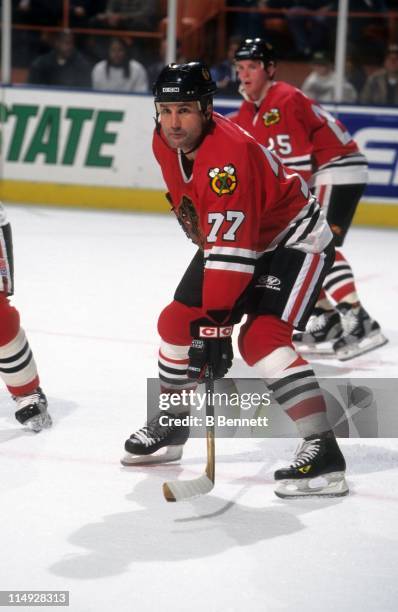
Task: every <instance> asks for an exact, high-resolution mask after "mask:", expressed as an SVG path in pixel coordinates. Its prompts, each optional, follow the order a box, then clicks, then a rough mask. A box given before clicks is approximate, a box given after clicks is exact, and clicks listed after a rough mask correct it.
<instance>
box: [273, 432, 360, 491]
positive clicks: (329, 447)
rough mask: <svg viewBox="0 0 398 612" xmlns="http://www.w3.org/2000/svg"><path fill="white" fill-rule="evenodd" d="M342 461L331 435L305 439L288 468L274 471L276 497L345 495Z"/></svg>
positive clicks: (326, 434)
mask: <svg viewBox="0 0 398 612" xmlns="http://www.w3.org/2000/svg"><path fill="white" fill-rule="evenodd" d="M345 468H346V464H345V459H344V457H343V454H342V452H341V450H340V448H339V446H338V444H337V441H336V438H335V436H334V433H333V432H332V431H328V432H326V433H324V434H320V435H317V434H315V435H313V436H309V437H308V438H305V439H304V440H303V442H302V443H301V444H300V446H299V447H298V449H297V451H296V455H295V458H294V460H293V461H292V463H291V464H290V465H289V466H288V467H287V468H282V469H280V470H277V471H276V472H275V474H274V478H275V480H276V481H277V487H276V489H275V494H276V495H277V496H278V497H282V498H293V497H341V496H343V495H347V493H348V486H347V483H346V480H345Z"/></svg>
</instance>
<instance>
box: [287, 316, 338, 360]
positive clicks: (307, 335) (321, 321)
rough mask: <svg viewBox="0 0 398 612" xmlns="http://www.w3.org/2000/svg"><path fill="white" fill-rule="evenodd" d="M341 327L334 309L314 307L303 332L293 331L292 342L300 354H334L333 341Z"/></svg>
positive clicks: (326, 355)
mask: <svg viewBox="0 0 398 612" xmlns="http://www.w3.org/2000/svg"><path fill="white" fill-rule="evenodd" d="M342 334H343V327H342V325H341V321H340V315H339V313H338V312H337V311H336V310H324V309H323V308H315V309H314V312H313V314H312V315H311V317H310V319H309V321H308V324H307V328H306V330H305V331H304V332H295V333H294V334H293V342H294V345H295V347H296V349H297V350H298V351H299V352H300V353H301V354H302V355H308V354H315V355H320V356H324V357H332V356H334V350H333V342H334V341H336V340H337V339H338V338H340V337H341V335H342Z"/></svg>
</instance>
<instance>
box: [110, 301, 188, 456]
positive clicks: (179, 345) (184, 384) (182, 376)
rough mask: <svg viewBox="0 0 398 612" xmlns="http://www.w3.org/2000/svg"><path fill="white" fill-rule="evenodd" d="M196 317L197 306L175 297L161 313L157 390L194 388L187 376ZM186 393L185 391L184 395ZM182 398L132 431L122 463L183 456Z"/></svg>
mask: <svg viewBox="0 0 398 612" xmlns="http://www.w3.org/2000/svg"><path fill="white" fill-rule="evenodd" d="M197 318H198V309H195V308H189V307H188V306H185V305H184V304H181V303H180V302H177V301H174V302H172V303H171V304H169V305H168V306H167V307H166V308H165V309H164V310H163V312H162V313H161V315H160V317H159V322H158V331H159V334H160V336H161V338H162V341H161V344H160V350H159V362H158V365H159V379H160V391H161V393H162V397H163V399H164V400H165V398H167V396H171V395H173V396H174V398H175V399H176V396H178V395H180V396H181V398H182V399H183V391H185V392H189V391H191V390H192V391H193V390H195V388H196V384H195V383H194V382H193V381H192V380H189V379H188V377H187V367H188V350H189V348H190V345H191V335H190V331H189V328H190V323H191V321H193V320H195V319H197ZM185 397H186V395H185ZM186 404H187V402H186V401H181V403H180V405H179V406H174V405H173V408H172V409H171V410H168V411H159V412H157V413H156V414H155V416H154V417H153V418H152V419H151V420H150V422H148V423H147V424H146V425H144V427H142V428H141V429H139V430H138V431H136V432H135V433H133V434H131V436H130V437H129V439H128V440H126V443H125V450H126V453H127V454H126V455H125V457H124V458H123V459H122V464H123V465H127V466H129V465H137V464H148V463H165V462H168V461H175V460H177V459H180V458H181V457H182V452H183V446H184V444H185V442H186V441H187V439H188V437H189V426H188V425H185V424H184V419H186V417H189V415H190V410H189V406H187V405H186Z"/></svg>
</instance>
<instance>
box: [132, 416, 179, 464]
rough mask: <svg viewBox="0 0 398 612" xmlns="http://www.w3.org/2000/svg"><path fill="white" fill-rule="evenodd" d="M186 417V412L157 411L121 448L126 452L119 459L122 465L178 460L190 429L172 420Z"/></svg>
mask: <svg viewBox="0 0 398 612" xmlns="http://www.w3.org/2000/svg"><path fill="white" fill-rule="evenodd" d="M186 417H189V412H184V413H181V414H172V413H170V412H159V413H158V414H157V415H156V416H155V417H154V418H153V419H152V420H151V421H150V422H149V423H148V424H147V425H145V426H144V427H141V429H139V430H138V431H136V432H135V433H133V434H131V436H130V437H129V439H128V440H126V443H125V445H124V448H125V450H126V451H127V452H126V455H125V456H124V457H123V459H121V463H122V465H125V466H130V465H148V464H151V463H168V462H170V461H178V459H181V457H182V451H183V446H184V444H185V442H186V441H187V440H188V437H189V427H188V426H187V425H180V424H178V423H177V424H175V420H176V419H178V420H180V419H184V418H186Z"/></svg>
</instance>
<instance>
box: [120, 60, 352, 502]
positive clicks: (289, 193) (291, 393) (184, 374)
mask: <svg viewBox="0 0 398 612" xmlns="http://www.w3.org/2000/svg"><path fill="white" fill-rule="evenodd" d="M215 90H216V86H215V84H214V83H213V81H212V80H211V76H210V74H209V71H208V69H207V67H206V66H205V65H204V64H202V63H200V62H192V63H189V64H171V65H169V66H167V67H166V68H165V69H164V70H163V71H162V72H161V74H160V76H159V77H158V80H157V82H156V84H155V87H154V93H155V105H156V115H157V128H156V130H155V132H154V138H153V150H154V154H155V157H156V159H157V161H158V163H159V164H160V167H161V170H162V173H163V177H164V180H165V183H166V185H167V189H168V192H169V193H168V199H169V201H170V203H171V206H172V210H173V212H174V213H175V215H176V217H177V219H178V221H179V222H180V224H181V225H182V227H183V229H184V231H185V233H186V234H187V235H188V236H189V237H190V238H191V239H192V241H193V242H194V243H195V244H196V245H197V246H198V247H199V248H198V251H197V253H196V255H195V256H194V258H193V260H192V261H191V263H190V265H189V267H188V269H187V270H186V272H185V274H184V276H183V278H182V280H181V282H180V284H179V286H178V287H177V290H176V292H175V295H174V300H173V301H172V302H171V303H170V304H169V305H168V306H167V307H166V308H165V309H164V310H163V311H162V313H161V314H160V317H159V321H158V331H159V334H160V337H161V345H160V351H159V377H160V382H161V390H162V393H169V394H172V393H178V392H181V391H183V390H187V389H194V388H195V387H196V383H197V381H198V380H200V379H201V378H202V376H203V372H204V371H205V369H206V368H207V367H210V368H211V371H212V372H213V374H214V377H215V378H222V377H223V376H224V375H225V374H226V373H227V371H228V369H229V368H230V366H231V364H232V358H233V353H232V342H231V334H232V328H233V325H234V324H237V323H239V322H240V321H241V318H242V316H243V314H247V315H248V316H247V320H246V322H245V323H244V325H243V326H242V327H241V329H240V334H239V349H240V353H241V355H242V357H243V359H244V360H245V361H246V363H247V364H248V365H249V366H254V365H255V366H256V369H257V371H258V370H260V371H261V372H262V375H263V377H264V380H265V382H266V384H267V385H268V387H269V388H270V389H271V390H272V391H273V396H274V398H275V400H276V401H277V402H279V404H280V406H281V407H282V408H283V409H284V410H285V411H286V413H287V414H288V415H289V416H290V417H291V419H293V420H294V421H295V423H296V425H297V429H298V432H299V434H300V435H301V436H302V437H303V438H304V440H303V442H302V445H301V446H300V448H299V450H298V451H297V454H296V457H295V459H294V460H293V462H292V464H291V465H289V466H288V467H286V468H285V469H281V470H278V471H277V472H276V473H275V478H276V480H277V481H278V487H277V490H276V492H277V494H278V495H280V496H283V497H290V496H307V495H323V494H327V495H344V494H346V493H347V492H348V488H347V484H346V482H345V478H344V472H345V461H344V458H343V455H342V454H341V451H340V449H339V447H338V445H337V442H336V439H335V436H334V433H333V431H332V430H331V427H330V424H329V423H328V420H327V417H326V407H325V402H324V398H323V395H322V392H321V390H320V387H319V384H318V382H317V380H316V378H315V375H314V372H313V370H312V368H311V367H310V365H309V364H308V363H307V362H306V361H305V360H304V359H303V358H302V357H300V356H299V355H298V354H297V353H296V351H295V350H294V347H293V345H292V341H291V336H292V331H293V329H294V328H298V329H303V328H304V326H305V324H306V322H307V319H308V316H309V314H310V312H311V311H312V308H313V305H314V302H315V300H316V297H317V295H318V293H319V290H320V287H321V285H322V282H323V279H324V277H325V274H326V273H327V272H328V270H329V268H330V266H331V263H332V261H333V257H334V248H333V238H332V233H331V231H330V228H329V226H328V224H327V222H326V220H325V218H324V216H323V213H322V211H321V209H320V207H319V204H318V202H317V200H316V198H315V197H314V196H313V195H311V194H310V192H309V189H308V187H307V184H306V182H305V181H304V180H303V179H302V178H301V177H300V176H299V175H298V174H297V173H294V172H290V171H287V170H286V169H285V168H284V166H283V165H282V164H281V163H280V161H279V160H278V158H277V157H276V156H275V155H274V154H273V153H271V152H270V151H268V149H266V148H265V147H263V146H261V145H260V144H259V143H257V142H256V141H255V140H254V138H252V137H251V136H250V135H249V134H247V133H245V132H244V131H243V130H241V129H240V128H239V127H238V126H236V125H235V124H234V123H232V122H231V121H229V120H228V119H226V118H224V117H222V116H221V115H218V114H217V113H214V112H213V107H212V96H213V94H214V92H215ZM183 410H187V409H186V408H183ZM183 414H184V413H183ZM160 416H161V415H160V413H159V414H158V415H156V416H155V418H154V419H153V420H151V421H150V422H149V423H148V424H147V425H146V426H144V427H143V428H141V429H140V430H138V431H137V432H135V433H133V434H132V435H131V436H130V438H129V439H128V440H127V441H126V443H125V449H126V451H127V455H126V456H125V458H124V459H123V460H122V463H123V464H124V465H136V464H137V463H153V462H163V461H169V460H174V459H178V458H180V457H181V454H182V447H183V444H184V443H185V441H186V440H187V437H188V435H189V429H188V428H187V427H185V428H184V427H177V426H173V424H171V425H170V419H169V421H168V423H169V425H168V426H167V427H165V426H164V425H162V423H161V422H160ZM171 416H172V417H173V416H175V415H171ZM179 416H180V417H181V411H180V415H179ZM164 451H165V454H161V453H163V452H164ZM317 476H323V477H324V478H325V481H326V484H325V485H321V486H318V487H316V488H312V487H311V486H310V484H309V483H310V481H311V480H312V479H313V478H316V477H317ZM291 485H293V486H291Z"/></svg>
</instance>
